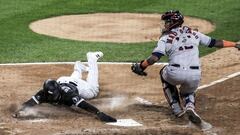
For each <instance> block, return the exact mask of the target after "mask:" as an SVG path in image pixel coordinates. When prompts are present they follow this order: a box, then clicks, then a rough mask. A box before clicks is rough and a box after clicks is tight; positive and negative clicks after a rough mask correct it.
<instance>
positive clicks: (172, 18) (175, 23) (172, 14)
mask: <svg viewBox="0 0 240 135" xmlns="http://www.w3.org/2000/svg"><path fill="white" fill-rule="evenodd" d="M183 19H184V17H183V15H182V14H181V13H180V12H179V11H178V10H170V11H167V12H165V13H164V14H163V15H162V17H161V20H164V21H165V23H167V22H168V23H169V25H168V26H165V29H166V30H168V31H169V30H171V29H173V28H176V27H179V26H182V24H183V22H184V20H183Z"/></svg>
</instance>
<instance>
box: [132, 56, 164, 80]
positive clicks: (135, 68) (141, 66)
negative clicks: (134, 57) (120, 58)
mask: <svg viewBox="0 0 240 135" xmlns="http://www.w3.org/2000/svg"><path fill="white" fill-rule="evenodd" d="M160 58H161V55H155V54H154V53H153V54H152V55H151V56H150V57H149V58H148V59H146V60H142V61H141V62H140V63H134V64H132V66H131V69H132V72H134V73H136V74H138V75H141V76H146V75H147V73H146V72H144V70H145V69H146V68H147V67H148V66H150V65H153V64H154V63H156V62H157V61H158V60H159V59H160Z"/></svg>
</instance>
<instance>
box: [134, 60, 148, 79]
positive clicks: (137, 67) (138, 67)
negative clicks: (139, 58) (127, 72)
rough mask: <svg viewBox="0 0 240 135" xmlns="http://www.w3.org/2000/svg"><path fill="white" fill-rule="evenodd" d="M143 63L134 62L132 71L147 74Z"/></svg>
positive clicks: (142, 74)
mask: <svg viewBox="0 0 240 135" xmlns="http://www.w3.org/2000/svg"><path fill="white" fill-rule="evenodd" d="M140 64H141V63H133V64H132V66H131V70H132V72H134V73H135V74H138V75H141V76H147V73H146V72H144V69H142V67H141V66H140Z"/></svg>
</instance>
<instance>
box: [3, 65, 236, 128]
mask: <svg viewBox="0 0 240 135" xmlns="http://www.w3.org/2000/svg"><path fill="white" fill-rule="evenodd" d="M74 63H75V62H42V63H41V62H40V63H6V64H0V66H13V65H14V66H16V65H51V64H57V65H58V64H59V65H60V64H74ZM83 63H87V62H83ZM98 64H100V65H104V64H111V65H131V64H132V62H98ZM167 64H168V63H155V65H167ZM239 75H240V72H236V73H233V74H231V75H228V76H226V77H224V78H221V79H219V80H216V81H213V82H211V83H209V84H205V85H202V86H200V87H198V88H197V91H198V90H202V89H204V88H207V87H210V86H213V85H215V84H218V83H221V82H223V81H226V80H228V79H231V78H234V77H236V76H239ZM135 100H136V101H138V102H139V103H141V104H144V105H156V104H157V103H152V102H150V101H148V100H146V99H143V98H141V97H136V98H135ZM35 122H40V121H35ZM41 122H45V121H41ZM209 124H210V123H209Z"/></svg>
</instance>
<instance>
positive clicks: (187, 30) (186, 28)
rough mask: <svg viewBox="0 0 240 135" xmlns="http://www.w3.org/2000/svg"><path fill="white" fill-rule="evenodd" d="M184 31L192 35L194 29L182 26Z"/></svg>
mask: <svg viewBox="0 0 240 135" xmlns="http://www.w3.org/2000/svg"><path fill="white" fill-rule="evenodd" d="M182 30H183V32H184V33H192V31H193V30H192V29H191V28H190V27H188V26H182Z"/></svg>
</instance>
